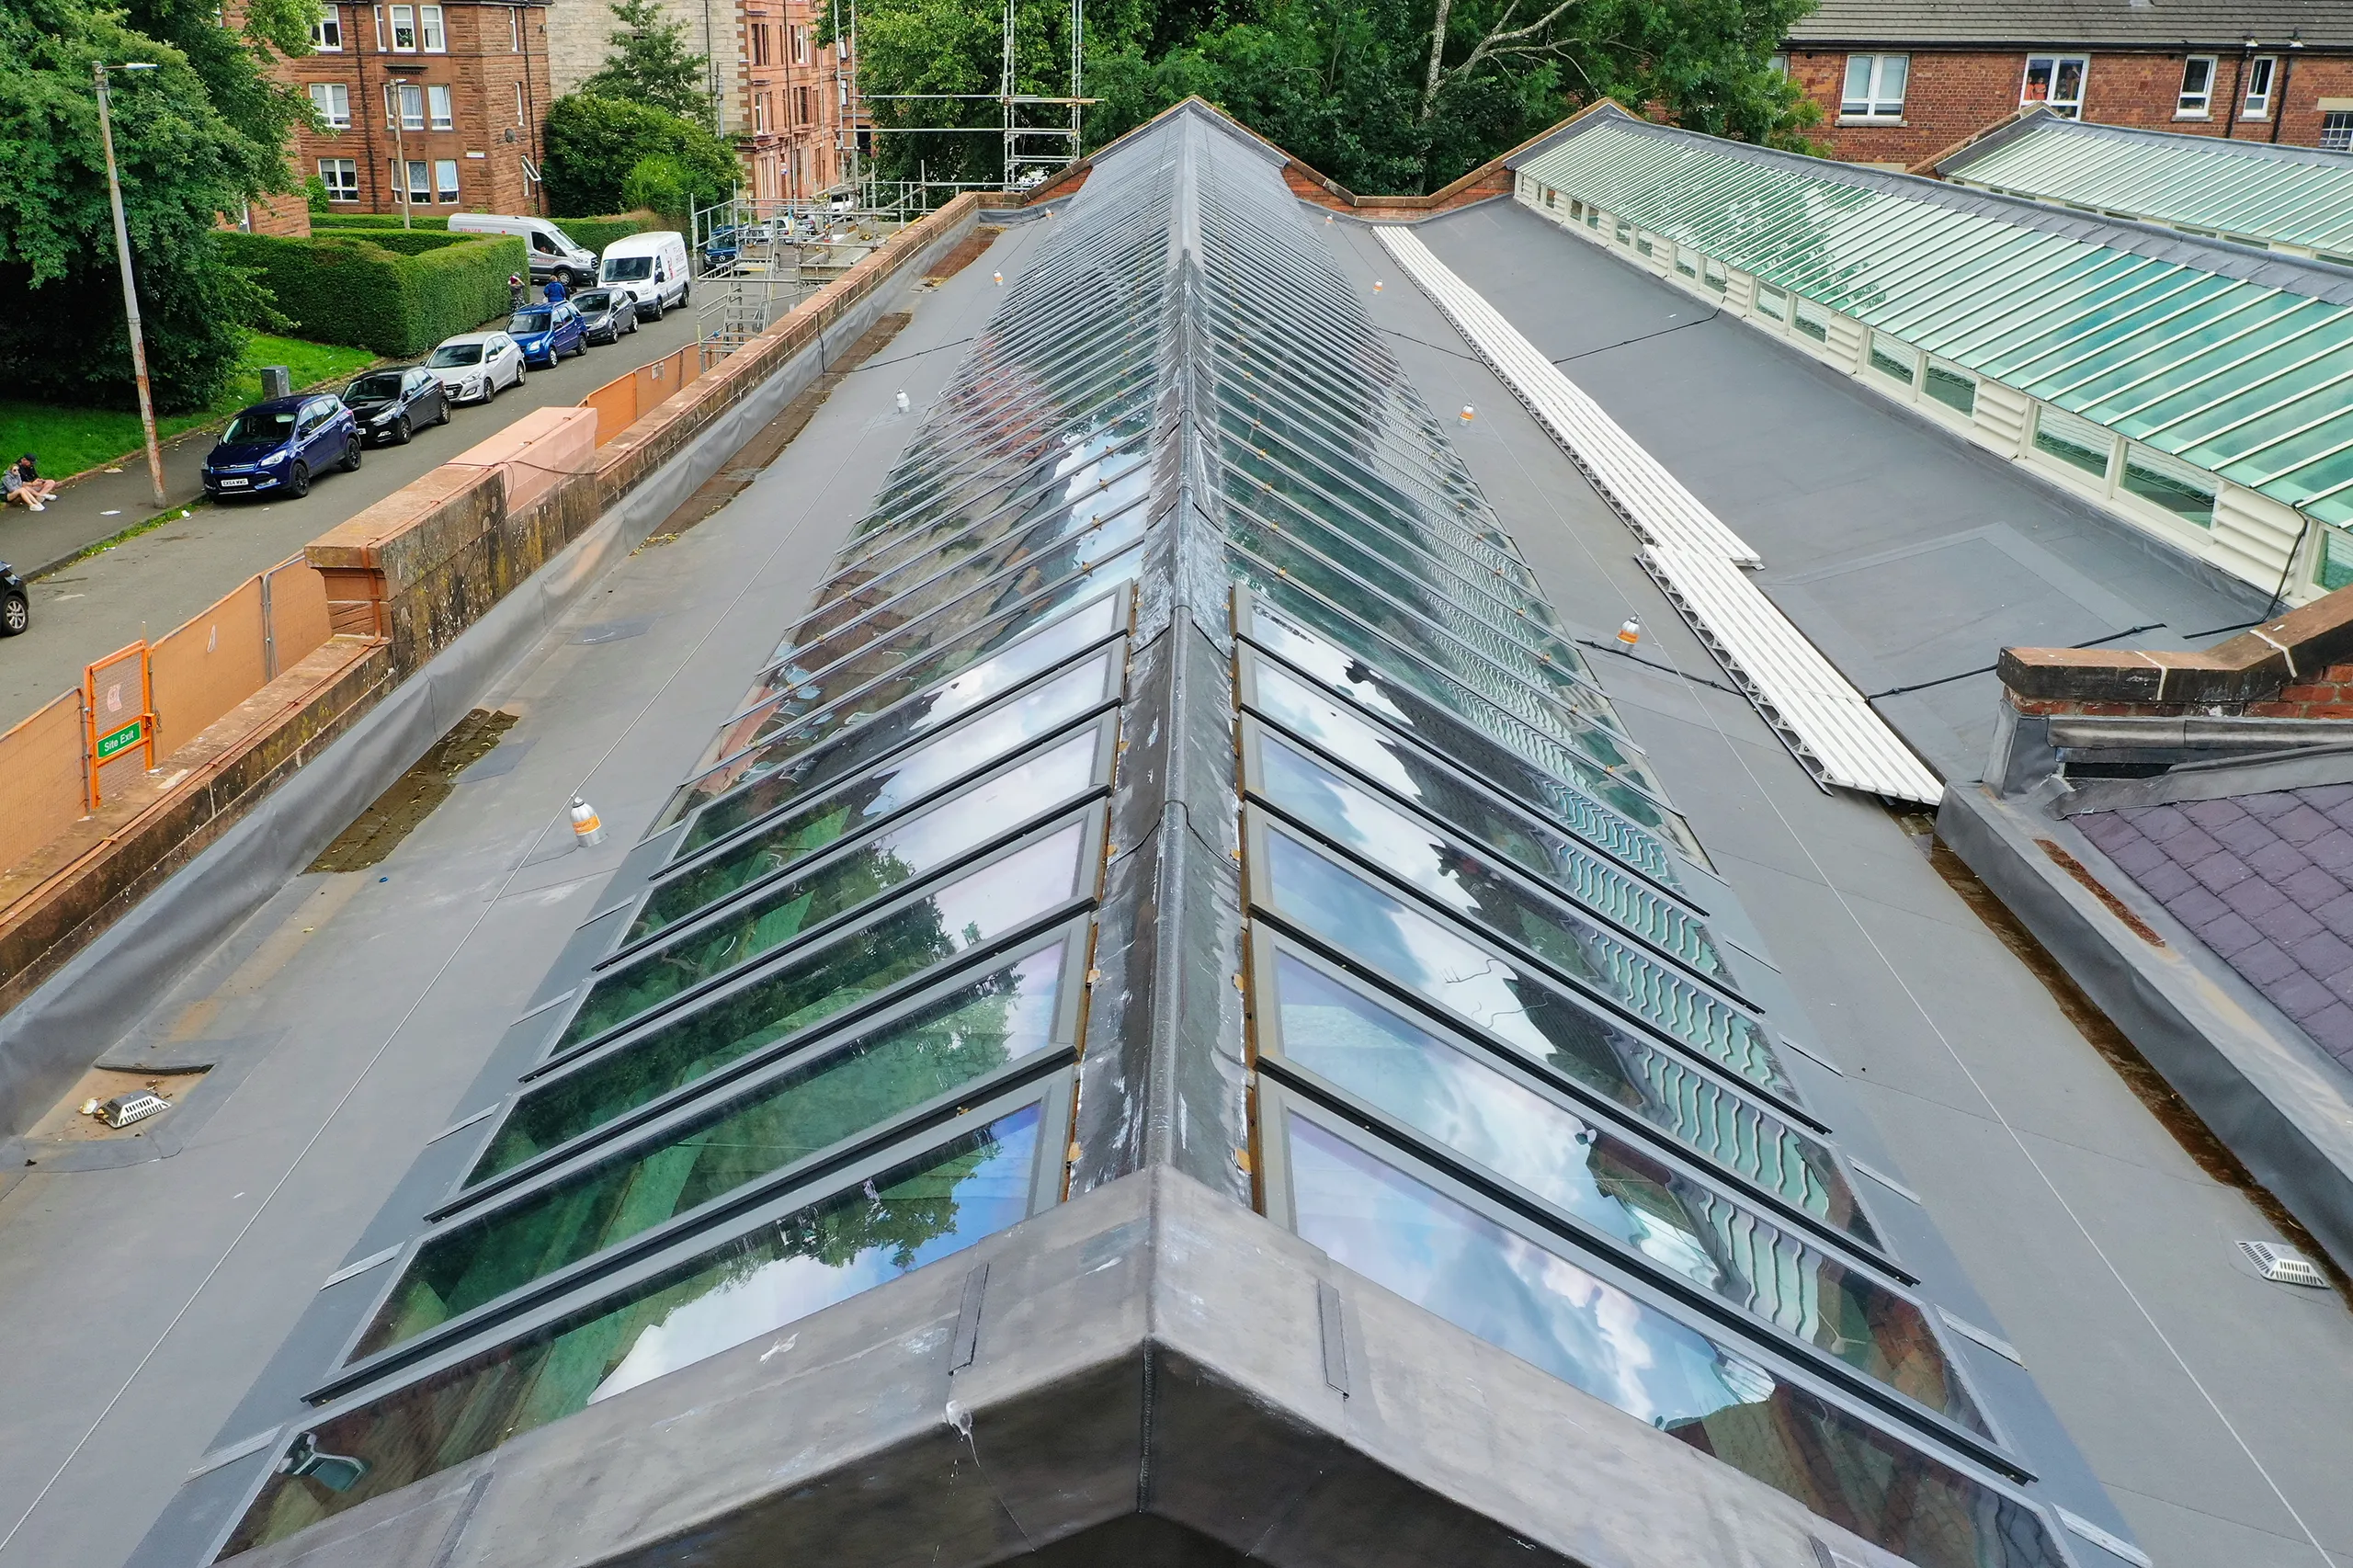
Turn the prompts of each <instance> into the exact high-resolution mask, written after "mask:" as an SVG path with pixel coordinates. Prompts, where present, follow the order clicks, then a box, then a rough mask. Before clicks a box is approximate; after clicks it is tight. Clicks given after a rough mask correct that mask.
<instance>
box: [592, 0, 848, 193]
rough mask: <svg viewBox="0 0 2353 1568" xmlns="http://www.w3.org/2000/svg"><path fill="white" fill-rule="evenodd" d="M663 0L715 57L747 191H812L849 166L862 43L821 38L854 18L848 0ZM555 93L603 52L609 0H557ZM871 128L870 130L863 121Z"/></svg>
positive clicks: (716, 106)
mask: <svg viewBox="0 0 2353 1568" xmlns="http://www.w3.org/2000/svg"><path fill="white" fill-rule="evenodd" d="M835 3H836V0H662V6H661V9H662V11H663V14H664V15H665V16H666V17H669V18H670V19H671V20H674V21H677V22H681V23H684V24H685V26H686V29H687V31H686V43H687V47H688V49H690V50H692V51H694V52H695V53H697V54H700V55H703V56H705V57H706V58H707V59H708V60H709V61H710V77H709V81H710V95H711V99H712V105H713V112H712V119H714V120H715V121H716V122H717V124H718V127H719V131H720V134H721V135H722V136H724V137H725V138H726V139H727V140H728V141H729V142H731V143H733V145H734V147H735V148H736V150H737V151H738V152H740V153H742V154H743V157H744V168H745V178H746V180H747V182H748V183H747V184H746V186H745V194H746V195H748V196H751V197H754V198H756V199H759V200H763V201H779V200H783V199H787V198H790V197H806V196H813V195H815V194H816V193H818V192H820V191H822V190H824V189H825V188H826V187H828V186H831V185H834V184H835V183H836V182H838V181H840V180H842V179H844V178H846V177H847V176H848V175H849V173H850V170H849V168H848V166H847V165H848V159H847V156H846V155H845V153H846V152H847V150H850V149H854V148H856V147H858V146H861V145H863V144H864V142H863V141H862V140H861V139H860V132H861V131H862V130H863V129H864V127H865V126H866V124H867V121H866V120H865V119H864V118H863V115H862V113H861V110H860V107H859V104H858V82H857V72H856V69H855V51H854V50H852V49H850V48H848V47H847V46H846V45H844V44H839V43H835V44H827V43H823V42H820V41H819V40H820V38H821V37H822V35H823V34H824V31H825V30H826V29H825V27H824V24H825V23H826V22H827V21H828V20H829V19H832V18H835V17H838V20H839V21H840V22H841V23H842V24H844V25H845V28H846V25H847V21H848V19H849V15H850V9H851V8H850V6H849V5H848V4H847V0H839V5H840V9H839V11H838V12H835V10H834V9H833V6H835ZM549 20H550V26H551V40H552V43H553V49H552V51H551V57H552V60H553V71H554V78H555V90H556V91H557V92H558V93H568V92H572V91H573V90H574V89H575V88H577V87H578V86H579V85H580V84H581V82H583V81H585V79H586V78H587V77H589V76H590V75H592V74H595V73H596V72H597V70H599V69H600V68H601V67H602V66H603V65H604V62H605V57H606V55H607V54H608V53H609V52H610V51H611V48H612V34H613V28H614V27H615V26H616V22H615V20H614V17H613V13H612V8H611V6H609V5H608V4H607V3H606V0H554V4H553V6H552V7H551V12H550V17H549ZM865 134H866V135H867V136H870V135H871V132H870V131H866V132H865Z"/></svg>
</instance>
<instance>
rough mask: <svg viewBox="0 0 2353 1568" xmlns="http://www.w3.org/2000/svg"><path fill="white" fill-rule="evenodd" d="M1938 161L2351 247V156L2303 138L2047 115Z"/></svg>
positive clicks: (2116, 207) (2251, 233)
mask: <svg viewBox="0 0 2353 1568" xmlns="http://www.w3.org/2000/svg"><path fill="white" fill-rule="evenodd" d="M1937 172H1938V173H1939V174H1941V175H1943V176H1944V177H1945V178H1947V179H1949V180H1952V181H1954V182H1956V183H1958V184H1962V185H1981V186H1984V187H1987V188H1988V189H1992V190H2000V191H2006V192H2008V193H2009V194H2011V195H2013V196H2027V197H2032V198H2034V199H2036V200H2039V201H2064V202H2072V203H2074V204H2075V205H2076V206H2078V207H2097V208H2098V209H2099V210H2101V211H2103V212H2110V213H2114V214H2116V215H2118V216H2120V217H2126V218H2142V219H2147V220H2150V221H2153V222H2159V223H2174V224H2179V225H2183V226H2186V227H2188V228H2193V229H2202V230H2205V231H2207V232H2209V233H2217V234H2223V235H2228V236H2230V237H2233V238H2235V239H2243V240H2249V241H2252V242H2254V243H2255V244H2291V245H2305V246H2308V247H2310V248H2311V249H2313V250H2316V251H2321V252H2324V253H2328V254H2331V255H2333V256H2337V257H2339V258H2341V259H2353V160H2347V159H2345V158H2341V157H2331V156H2330V155H2329V154H2328V153H2318V152H2313V151H2312V150H2311V149H2309V148H2302V147H2275V146H2273V145H2272V144H2271V143H2269V142H2242V141H2239V140H2237V139H2235V138H2232V139H2227V140H2226V139H2224V138H2222V137H2219V136H2181V135H2175V134H2172V133H2170V132H2167V131H2135V130H2128V129H2126V128H2124V127H2121V126H2109V125H2087V124H2084V123H2081V122H2079V121H2076V120H2071V119H2055V118H2053V119H2035V120H2031V121H2029V122H2028V123H2027V124H2026V125H2024V126H2022V127H2020V128H2019V129H2018V131H2016V132H2015V133H2013V134H2011V135H2009V136H2006V137H2004V138H2003V139H2001V140H2000V141H1999V142H1994V143H1992V144H1990V145H1987V146H1984V147H1982V148H1976V147H1972V148H1969V149H1967V150H1965V151H1963V152H1961V153H1958V154H1956V155H1955V156H1953V157H1950V158H1948V159H1946V160H1945V161H1944V163H1942V164H1941V165H1938V171H1937Z"/></svg>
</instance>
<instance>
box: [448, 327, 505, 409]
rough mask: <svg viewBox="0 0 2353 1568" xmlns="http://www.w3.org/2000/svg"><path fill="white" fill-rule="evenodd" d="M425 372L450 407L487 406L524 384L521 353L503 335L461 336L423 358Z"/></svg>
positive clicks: (472, 334)
mask: <svg viewBox="0 0 2353 1568" xmlns="http://www.w3.org/2000/svg"><path fill="white" fill-rule="evenodd" d="M425 368H426V369H428V370H430V371H432V372H433V377H434V379H435V380H436V381H439V382H440V383H441V391H442V393H443V395H445V396H446V397H448V398H449V401H450V402H451V403H488V402H489V401H490V400H491V399H492V398H494V397H496V396H497V395H498V394H499V393H500V392H502V391H504V390H505V389H506V388H508V387H515V386H520V385H522V384H523V350H522V348H521V347H518V346H517V343H516V341H515V340H514V339H513V338H511V337H509V336H507V335H506V334H505V333H503V332H462V333H460V334H459V335H457V336H455V337H449V338H444V339H443V340H442V342H441V346H440V347H438V348H436V349H435V350H434V351H433V352H432V353H430V354H428V355H426V357H425Z"/></svg>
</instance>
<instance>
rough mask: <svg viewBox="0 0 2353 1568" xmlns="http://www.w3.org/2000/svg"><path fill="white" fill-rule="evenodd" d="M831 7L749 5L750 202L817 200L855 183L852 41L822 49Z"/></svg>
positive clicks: (746, 114) (754, 0)
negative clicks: (827, 9) (851, 180)
mask: <svg viewBox="0 0 2353 1568" xmlns="http://www.w3.org/2000/svg"><path fill="white" fill-rule="evenodd" d="M822 4H823V0H819V3H817V4H813V3H812V0H741V15H742V17H743V24H742V27H743V34H742V53H743V59H744V75H743V85H742V87H741V89H740V92H739V95H738V96H739V97H740V99H741V103H740V106H739V110H740V115H741V118H742V120H743V124H744V127H745V132H746V134H745V139H744V142H743V149H744V163H745V167H746V168H747V169H749V171H750V173H751V179H752V184H751V188H750V191H749V194H750V195H751V196H752V197H754V198H755V199H758V200H762V201H779V200H784V199H790V198H801V197H809V196H814V195H817V194H818V193H820V192H821V191H824V190H825V189H826V188H827V187H831V186H833V185H835V184H838V183H839V182H840V181H841V180H843V179H844V178H846V177H847V176H848V174H849V172H850V170H849V165H850V164H851V162H852V155H853V154H854V153H855V152H856V142H855V137H856V134H857V131H858V125H859V123H860V121H859V112H858V111H859V105H858V95H857V92H856V85H857V78H856V73H855V71H854V70H853V68H852V61H851V53H850V47H849V40H847V38H846V37H845V38H841V39H838V40H836V41H835V42H833V43H823V42H820V41H819V40H820V37H821V36H822V34H823V32H824V28H823V27H822V25H821V24H822V23H823V22H824V13H823V10H822Z"/></svg>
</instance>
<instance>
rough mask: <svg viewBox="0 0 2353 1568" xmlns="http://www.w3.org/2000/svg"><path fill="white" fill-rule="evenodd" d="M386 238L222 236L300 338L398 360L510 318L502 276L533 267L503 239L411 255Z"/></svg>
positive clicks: (518, 244)
mask: <svg viewBox="0 0 2353 1568" xmlns="http://www.w3.org/2000/svg"><path fill="white" fill-rule="evenodd" d="M383 237H384V236H383V235H381V233H370V234H368V235H367V236H366V237H362V236H361V235H360V234H358V233H349V232H346V233H335V231H332V230H327V231H323V232H321V233H317V234H315V235H313V237H312V238H310V239H307V240H296V239H280V238H278V237H277V236H275V235H269V234H234V233H224V234H222V235H220V236H219V240H220V243H221V244H222V247H223V249H224V251H225V252H226V254H227V256H228V257H229V259H230V261H231V262H233V264H235V265H236V266H238V267H247V268H250V269H251V270H252V271H253V272H254V274H255V279H256V281H257V282H259V283H260V284H261V285H262V286H263V287H264V288H266V289H267V290H269V291H270V293H271V294H272V295H273V296H274V297H275V303H276V306H277V309H278V312H279V313H280V314H282V315H284V316H285V317H286V318H287V319H288V320H289V321H290V323H291V324H292V325H291V328H290V330H291V331H292V332H293V334H294V335H297V336H300V337H307V338H310V339H312V340H313V341H314V342H318V343H349V344H357V345H359V346H360V347H367V348H372V349H374V350H375V351H376V352H377V353H379V354H384V355H390V356H392V357H395V358H408V357H409V356H412V355H416V354H422V353H423V352H425V351H426V349H428V348H430V347H433V346H434V345H435V344H437V343H438V342H440V341H441V340H442V339H443V338H445V337H448V336H450V335H453V334H456V333H460V332H472V331H473V330H474V329H475V328H476V327H479V326H480V325H482V324H483V323H484V322H487V321H491V320H494V319H495V318H497V317H501V316H504V315H505V314H506V312H507V308H508V300H509V296H508V293H507V289H506V279H507V278H508V276H509V275H510V274H513V273H517V272H521V271H523V270H524V269H525V267H526V266H527V265H528V263H527V260H526V257H525V254H524V249H523V242H522V241H521V240H518V239H515V238H512V237H509V236H505V235H490V236H484V237H483V238H480V239H471V238H458V239H454V240H451V241H450V242H449V243H447V244H443V245H441V246H440V247H439V248H437V249H425V250H422V251H421V252H420V253H419V254H416V255H413V256H412V255H402V254H399V253H398V252H396V251H394V250H392V249H390V248H388V247H387V246H386V245H384V244H381V243H380V242H381V240H382V239H383ZM422 237H423V236H421V235H417V234H410V235H409V236H407V238H408V240H409V241H411V242H414V241H416V240H418V239H421V238H422Z"/></svg>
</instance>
